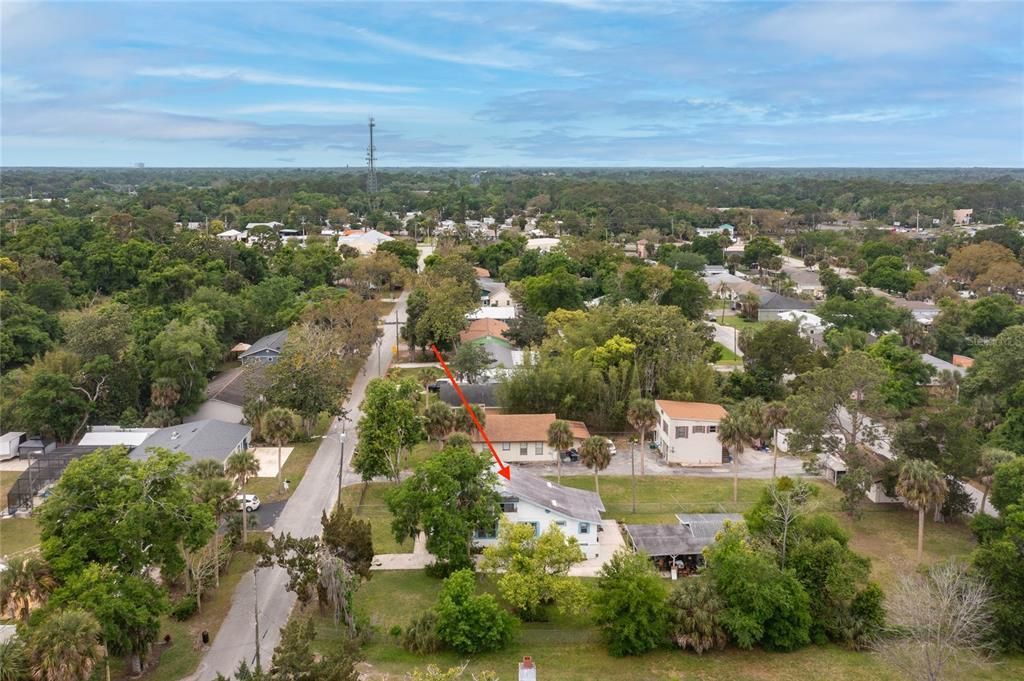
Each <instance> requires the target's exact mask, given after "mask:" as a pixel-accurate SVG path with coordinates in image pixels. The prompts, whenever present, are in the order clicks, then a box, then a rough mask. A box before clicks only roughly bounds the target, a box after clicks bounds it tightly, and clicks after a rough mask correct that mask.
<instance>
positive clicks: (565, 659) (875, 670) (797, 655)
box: [315, 572, 1024, 681]
mask: <svg viewBox="0 0 1024 681" xmlns="http://www.w3.org/2000/svg"><path fill="white" fill-rule="evenodd" d="M666 585H667V583H666ZM440 587H441V582H440V580H436V579H433V578H430V577H427V576H426V575H424V574H423V573H420V572H377V573H374V576H373V578H372V579H371V580H370V581H369V582H367V583H365V584H364V585H363V586H362V587H361V588H360V589H359V592H358V593H357V595H356V607H357V609H358V610H359V611H361V612H362V613H363V614H365V615H366V616H368V617H369V618H370V621H371V623H372V624H373V625H374V627H376V635H375V637H374V639H373V641H372V642H371V643H369V644H368V645H367V646H366V647H365V648H364V650H363V652H364V654H365V656H366V660H367V662H369V663H370V664H371V665H373V666H374V667H375V668H376V669H377V670H379V671H383V672H387V673H389V674H394V675H396V676H395V679H396V681H397V679H399V678H401V676H400V675H401V674H404V673H407V672H409V671H411V670H412V669H416V668H423V667H425V666H426V665H428V664H436V665H439V666H441V667H449V666H455V665H456V664H459V663H461V662H463V661H465V659H466V658H465V657H464V656H459V655H456V654H454V653H441V654H437V655H431V656H429V657H419V656H416V655H412V654H410V653H407V652H406V651H405V650H403V649H402V648H401V646H400V645H399V644H398V642H397V641H396V640H395V639H393V638H392V637H390V636H389V635H388V633H387V631H388V629H389V628H390V627H391V626H392V625H396V624H397V625H399V626H403V627H404V626H405V625H407V624H408V623H409V620H410V619H411V618H412V616H413V615H415V614H417V613H419V612H421V611H423V610H425V609H427V608H429V607H431V606H432V605H433V604H434V601H435V600H436V598H437V592H438V591H439V590H440ZM482 587H483V588H484V589H485V590H491V587H490V585H488V584H486V583H484V584H482ZM316 622H317V642H316V643H315V645H316V646H317V647H318V648H319V649H320V650H325V649H329V648H330V647H331V646H332V645H336V642H337V641H338V640H340V637H341V636H342V631H341V630H340V629H339V628H337V627H335V626H334V623H333V622H331V621H330V620H329V619H324V618H317V619H316ZM524 655H531V656H532V657H533V659H534V660H535V661H536V664H537V668H538V671H539V675H540V677H541V678H551V679H558V681H591V680H592V679H603V680H607V681H647V680H649V679H664V680H666V681H670V680H671V681H684V680H685V681H691V680H692V681H698V680H699V681H712V680H718V679H730V680H734V681H746V680H749V681H776V680H778V681H792V679H808V680H818V679H830V680H831V679H835V680H837V681H897V679H898V677H897V676H895V675H894V674H892V673H891V672H890V671H889V670H887V669H886V668H885V667H884V666H883V665H882V664H881V663H880V662H879V661H878V660H877V659H876V658H875V657H874V656H873V655H871V654H869V653H858V652H852V651H848V650H844V649H842V648H838V647H835V646H825V647H809V648H804V649H803V650H799V651H796V652H793V653H785V654H783V653H767V652H764V651H762V650H753V651H742V650H736V649H729V650H726V651H722V652H715V653H705V654H704V655H702V656H698V655H694V654H692V653H683V652H681V651H677V650H671V649H663V650H657V651H654V652H652V653H650V654H647V655H644V656H642V657H630V658H615V657H611V656H610V655H608V653H607V651H606V650H605V648H604V646H603V645H602V643H601V640H600V635H599V632H598V631H597V629H595V628H594V627H593V626H592V625H591V624H590V622H589V620H588V618H587V616H586V615H584V616H581V617H561V616H555V617H553V618H552V619H551V621H549V622H535V623H526V624H523V625H522V626H521V628H520V630H519V633H518V634H517V635H516V637H515V641H514V642H513V644H512V645H511V646H509V648H508V649H506V650H503V651H500V652H497V653H489V654H487V655H480V656H477V657H474V658H472V659H471V660H470V665H469V667H468V670H467V671H469V672H474V671H482V670H485V669H490V670H493V671H495V672H497V673H498V675H499V678H501V679H502V680H503V681H513V680H514V679H515V678H516V677H517V672H516V668H517V667H516V665H517V663H518V662H519V660H521V659H522V657H523V656H524ZM1021 674H1024V658H1020V657H1018V658H1012V659H1009V660H1005V661H1003V662H1002V664H1001V665H999V666H996V667H994V668H993V669H991V670H989V672H988V673H984V674H978V675H976V676H974V677H973V678H975V679H981V680H991V681H995V680H1000V681H1001V680H1003V679H1005V680H1007V681H1009V680H1010V679H1017V678H1020V675H1021Z"/></svg>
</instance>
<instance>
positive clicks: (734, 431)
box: [718, 409, 750, 503]
mask: <svg viewBox="0 0 1024 681" xmlns="http://www.w3.org/2000/svg"><path fill="white" fill-rule="evenodd" d="M749 433H750V427H749V425H748V424H747V423H746V421H745V420H744V418H743V414H742V413H741V411H740V409H735V410H733V411H731V412H729V413H728V414H726V415H725V417H723V418H722V420H721V421H719V422H718V441H719V442H721V443H722V446H723V447H725V448H726V449H727V450H728V451H729V453H730V455H731V456H732V500H733V503H736V502H737V501H739V496H740V467H739V455H740V452H742V451H743V448H744V447H745V446H746V445H747V443H748V442H749V441H750V435H749Z"/></svg>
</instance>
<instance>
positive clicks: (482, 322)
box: [459, 319, 508, 343]
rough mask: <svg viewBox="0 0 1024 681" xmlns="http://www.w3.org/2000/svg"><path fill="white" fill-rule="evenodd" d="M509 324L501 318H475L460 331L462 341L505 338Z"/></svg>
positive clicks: (460, 340)
mask: <svg viewBox="0 0 1024 681" xmlns="http://www.w3.org/2000/svg"><path fill="white" fill-rule="evenodd" d="M506 331H508V324H506V323H505V322H503V321H501V320H500V319H474V320H473V321H472V322H470V323H469V326H467V327H466V328H465V329H463V330H462V332H461V333H459V342H460V343H469V342H471V341H475V340H477V339H479V338H487V337H491V338H504V337H505V336H504V334H505V332H506Z"/></svg>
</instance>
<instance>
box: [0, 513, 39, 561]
mask: <svg viewBox="0 0 1024 681" xmlns="http://www.w3.org/2000/svg"><path fill="white" fill-rule="evenodd" d="M38 545H39V525H38V524H37V523H36V521H35V519H34V518H4V519H3V520H0V556H12V555H14V554H16V553H19V552H21V551H24V550H25V549H31V548H33V547H36V546H38Z"/></svg>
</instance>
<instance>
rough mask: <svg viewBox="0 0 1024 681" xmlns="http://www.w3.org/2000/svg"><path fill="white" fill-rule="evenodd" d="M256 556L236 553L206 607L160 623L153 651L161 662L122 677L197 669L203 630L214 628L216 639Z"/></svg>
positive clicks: (171, 679) (167, 677) (161, 680)
mask: <svg viewBox="0 0 1024 681" xmlns="http://www.w3.org/2000/svg"><path fill="white" fill-rule="evenodd" d="M255 562H256V559H255V556H253V555H252V554H250V553H241V552H240V553H236V554H235V555H234V557H233V558H232V559H231V562H230V563H228V566H227V569H226V570H225V572H224V574H222V575H221V577H220V588H219V589H217V590H215V591H211V592H210V593H209V594H208V595H207V596H206V597H205V600H204V601H203V610H202V612H200V613H196V614H195V615H194V616H193V617H192V619H190V620H188V621H186V622H179V621H178V620H176V619H173V618H171V617H164V619H163V621H162V622H161V626H160V639H161V642H160V643H158V644H156V645H154V646H153V655H154V656H155V655H160V661H159V664H157V665H156V666H155V667H153V668H152V669H150V670H149V671H147V672H146V673H144V674H143V675H142V676H140V677H129V676H128V674H127V672H122V676H121V677H120V678H122V679H128V678H137V679H142V680H143V681H178V679H181V678H183V677H185V676H188V675H189V674H191V673H192V672H194V671H195V669H196V667H197V666H199V659H200V657H201V650H200V642H201V638H200V636H201V634H202V632H203V631H204V630H205V631H208V632H210V638H211V640H212V639H213V637H214V636H216V635H217V630H218V629H220V625H221V622H223V621H224V618H225V617H226V616H227V614H228V609H229V608H230V607H231V597H232V596H233V595H234V593H235V587H237V586H238V582H239V580H240V579H241V578H242V576H243V575H245V573H247V572H249V570H251V569H252V567H253V565H254V564H255ZM165 634H170V636H171V645H170V647H165V646H164V645H163V642H162V639H163V637H164V635H165Z"/></svg>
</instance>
